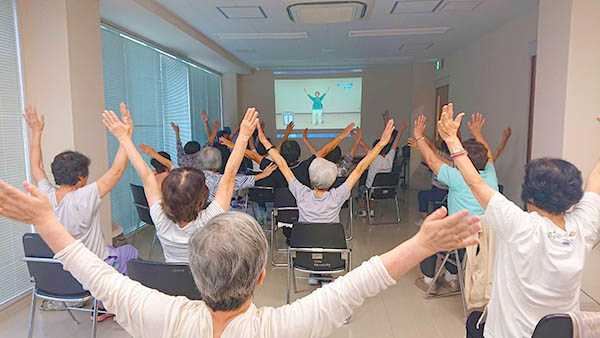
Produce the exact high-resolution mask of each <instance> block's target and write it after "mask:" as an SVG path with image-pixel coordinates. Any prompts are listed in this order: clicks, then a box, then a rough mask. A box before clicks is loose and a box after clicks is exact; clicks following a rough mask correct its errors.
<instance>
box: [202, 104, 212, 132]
mask: <svg viewBox="0 0 600 338" xmlns="http://www.w3.org/2000/svg"><path fill="white" fill-rule="evenodd" d="M200 117H201V118H202V124H203V125H204V131H205V132H206V138H210V135H211V133H212V132H211V130H210V125H209V124H208V114H206V110H204V109H203V110H202V113H201V115H200Z"/></svg>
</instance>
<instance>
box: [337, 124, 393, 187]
mask: <svg viewBox="0 0 600 338" xmlns="http://www.w3.org/2000/svg"><path fill="white" fill-rule="evenodd" d="M394 129H395V127H394V120H388V122H387V124H386V126H385V129H384V130H383V133H382V134H381V138H380V139H379V142H377V144H376V145H375V147H373V149H371V151H369V152H368V153H367V156H365V157H363V159H362V160H360V162H358V165H357V166H356V168H354V170H353V171H352V172H351V173H350V175H348V178H347V179H346V183H347V184H348V185H350V188H352V187H353V186H354V185H355V184H356V182H358V180H359V179H360V176H361V175H362V173H363V172H364V171H365V170H366V169H367V168H368V167H369V165H371V162H373V160H374V159H375V157H377V155H379V153H380V152H381V150H382V149H383V148H384V147H385V146H386V145H387V144H388V143H389V142H390V139H391V138H392V133H393V132H394Z"/></svg>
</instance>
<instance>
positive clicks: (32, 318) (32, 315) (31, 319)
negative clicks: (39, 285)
mask: <svg viewBox="0 0 600 338" xmlns="http://www.w3.org/2000/svg"><path fill="white" fill-rule="evenodd" d="M36 292H37V289H36V288H35V287H34V288H33V290H32V291H31V310H30V311H29V334H28V337H29V338H31V337H33V324H34V323H35V301H36V297H35V293H36Z"/></svg>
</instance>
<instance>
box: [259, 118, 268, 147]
mask: <svg viewBox="0 0 600 338" xmlns="http://www.w3.org/2000/svg"><path fill="white" fill-rule="evenodd" d="M257 129H258V140H259V141H260V143H262V144H263V145H264V146H265V147H266V144H267V143H269V140H268V139H267V137H266V136H265V133H264V132H263V124H262V123H259V124H258V128H257Z"/></svg>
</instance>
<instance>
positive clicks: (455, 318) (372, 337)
mask: <svg viewBox="0 0 600 338" xmlns="http://www.w3.org/2000/svg"><path fill="white" fill-rule="evenodd" d="M415 197H416V192H414V191H412V192H411V191H409V192H406V193H404V194H403V198H404V199H405V201H404V202H403V203H401V215H402V221H401V223H400V224H393V225H381V226H368V225H366V224H365V223H364V221H363V220H362V219H360V218H358V219H356V220H355V223H354V239H353V240H352V241H350V242H349V246H350V247H351V248H352V254H353V262H354V265H355V266H357V265H359V264H360V263H361V262H362V261H364V260H366V259H368V258H369V257H370V256H372V255H374V254H377V253H382V252H385V251H386V250H389V249H391V248H392V247H394V246H395V245H397V244H398V243H400V242H402V241H404V240H405V239H407V238H409V237H410V236H411V235H413V234H414V233H415V232H416V231H417V229H418V227H417V226H416V225H415V220H416V218H417V217H418V214H417V212H416V201H415ZM379 210H380V212H383V211H381V210H385V212H384V215H383V218H384V219H388V220H393V218H394V209H393V204H386V205H381V208H380V209H379ZM345 217H346V216H345V215H344V218H342V221H344V220H345V219H346V218H345ZM379 217H382V216H379ZM152 234H153V233H152V231H151V230H144V231H142V232H140V234H139V235H138V237H137V239H136V243H135V245H136V247H138V249H139V251H140V255H141V257H142V258H145V259H147V258H148V253H149V247H150V243H151V242H152ZM281 258H283V257H281ZM152 259H154V260H161V259H162V252H161V251H160V247H159V246H156V247H155V248H154V251H153V254H152ZM598 266H600V246H599V247H597V248H596V249H595V250H594V252H593V253H592V254H591V255H590V258H589V259H588V262H587V266H586V267H587V269H586V273H585V276H584V285H583V287H584V290H585V291H586V293H588V294H589V295H590V296H592V297H594V298H595V299H597V300H600V273H598ZM594 267H595V268H594ZM419 275H420V273H419V270H418V268H414V269H413V270H411V271H410V272H409V273H408V274H406V275H405V276H403V277H402V278H400V279H399V280H398V282H397V284H396V286H394V287H391V288H389V289H388V290H386V291H384V292H382V293H381V294H379V295H377V296H376V297H373V298H371V299H368V300H367V301H366V302H365V304H364V305H363V306H362V307H360V308H359V309H358V310H357V311H355V313H354V315H353V317H352V320H351V322H350V323H349V324H347V325H345V326H343V327H341V328H339V329H337V330H336V331H335V332H334V333H333V334H332V335H331V337H336V338H341V337H347V338H352V337H369V338H379V337H406V338H412V337H464V324H463V322H464V316H463V313H462V305H461V302H460V298H459V297H458V296H454V297H449V298H441V299H432V300H427V299H424V298H423V292H422V291H420V290H419V289H417V288H416V287H415V286H414V280H415V279H416V278H417V277H418V276H419ZM285 283H286V276H285V270H284V269H280V268H273V267H271V266H270V265H269V266H268V273H267V278H266V281H265V283H264V284H263V285H262V286H259V287H258V288H257V289H256V294H255V303H256V305H257V306H278V305H282V304H284V302H285ZM298 287H299V293H298V294H296V295H294V298H299V297H302V296H304V295H306V294H308V293H309V292H310V290H311V289H310V288H309V286H308V284H307V283H306V282H305V281H299V282H298ZM29 302H30V299H29V298H25V299H23V300H22V301H20V302H18V303H16V304H15V305H13V306H11V307H10V308H8V309H7V310H4V311H2V312H0V337H11V338H12V337H24V336H26V334H27V321H28V318H29V304H30V303H29ZM582 308H583V310H596V311H600V306H599V305H598V304H597V303H595V302H594V301H593V300H592V299H591V298H589V297H588V296H586V295H585V294H582ZM75 316H76V317H77V318H78V319H79V320H80V321H81V324H79V325H77V324H75V323H74V322H73V321H72V320H71V318H70V317H69V316H68V314H67V313H65V312H42V311H38V312H37V315H36V319H35V320H36V323H35V334H34V337H57V338H58V337H61V338H62V337H87V336H89V334H90V332H91V331H90V330H91V323H90V320H89V315H87V314H83V313H75ZM98 337H129V335H128V334H127V333H126V332H125V331H123V330H122V329H121V328H120V327H119V325H118V324H116V323H114V322H112V321H105V322H103V323H100V324H99V329H98Z"/></svg>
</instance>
